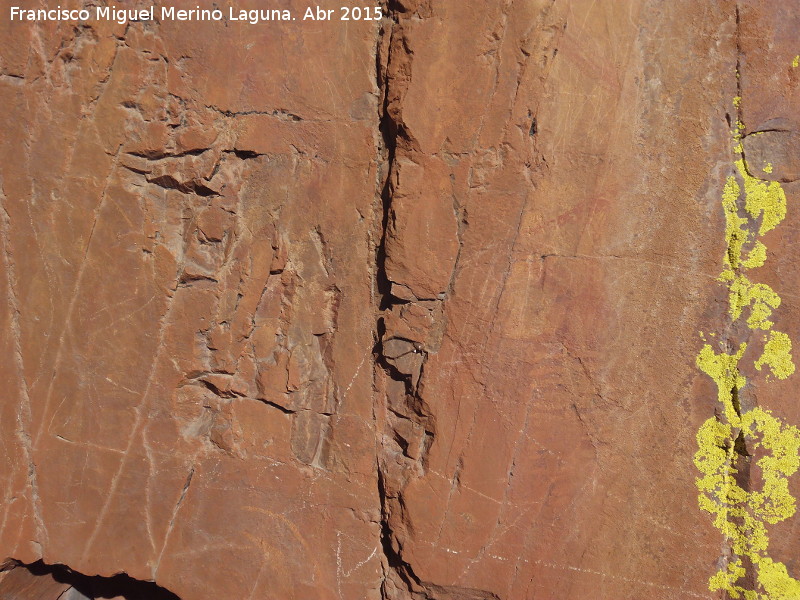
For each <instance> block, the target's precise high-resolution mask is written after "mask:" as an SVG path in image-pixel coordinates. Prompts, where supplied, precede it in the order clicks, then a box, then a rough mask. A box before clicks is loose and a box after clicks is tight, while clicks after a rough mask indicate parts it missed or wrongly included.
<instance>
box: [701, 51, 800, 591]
mask: <svg viewBox="0 0 800 600" xmlns="http://www.w3.org/2000/svg"><path fill="white" fill-rule="evenodd" d="M795 60H796V61H798V60H800V57H798V58H797V59H795ZM794 66H797V65H796V64H794ZM738 75H739V74H738V73H737V77H738ZM733 102H734V105H735V106H737V107H738V106H739V105H740V103H741V98H739V97H737V98H735V99H734V101H733ZM743 130H744V124H743V123H742V122H741V121H737V122H736V128H735V130H734V131H733V132H732V135H733V143H734V146H733V147H734V154H735V156H736V159H735V160H734V162H733V168H734V174H732V175H730V176H729V177H728V178H727V180H726V182H725V186H724V188H723V190H722V198H721V200H722V209H723V212H724V215H725V238H726V242H727V249H726V252H725V255H724V257H723V261H722V272H721V273H720V276H719V281H721V282H723V283H725V285H726V286H727V288H728V304H729V306H728V309H729V314H730V317H731V321H732V322H733V323H736V322H740V320H742V319H744V320H745V322H746V324H747V327H748V328H749V329H750V330H752V331H757V330H761V331H765V332H768V333H767V334H766V335H765V336H764V349H763V351H762V353H761V356H760V357H759V358H757V359H756V360H755V362H754V363H753V366H755V368H756V369H757V370H761V369H762V368H763V367H764V366H765V365H766V366H767V367H768V369H769V371H770V374H771V376H773V377H777V378H778V379H786V378H787V377H789V376H791V375H792V374H793V373H794V371H795V365H794V362H793V361H792V342H791V339H790V338H789V336H788V335H787V334H785V333H783V332H780V331H773V330H772V327H773V325H774V323H773V321H772V320H771V317H772V314H773V312H774V311H775V310H776V309H778V308H779V307H780V305H781V298H780V296H779V295H778V294H777V292H775V290H773V289H772V288H771V287H770V286H769V285H767V284H765V283H760V282H753V281H751V279H750V278H749V277H748V276H747V275H746V274H745V273H746V271H748V270H750V269H756V268H758V267H761V266H763V265H764V264H765V263H766V260H767V247H766V245H765V244H764V242H763V241H761V240H760V239H758V238H760V237H762V236H763V235H764V234H766V233H767V232H769V231H771V230H773V229H775V227H777V226H778V225H779V224H780V222H781V221H782V220H783V219H784V218H785V216H786V195H785V193H784V191H783V189H782V188H781V185H780V184H779V183H778V182H765V181H762V180H760V179H757V178H755V177H753V176H752V175H750V173H748V172H747V167H746V165H745V162H744V157H743V149H742V142H741V140H742V131H743ZM764 171H765V172H767V173H769V172H771V171H772V165H771V164H770V163H767V166H766V167H765V168H764ZM709 335H711V336H714V334H713V333H711V334H709ZM701 337H702V340H703V342H704V344H703V347H702V348H701V350H700V352H699V353H698V355H697V359H696V361H695V362H696V364H697V367H698V368H699V369H700V370H701V371H703V373H705V374H706V375H708V376H709V377H710V378H711V379H712V380H713V381H714V383H715V384H716V387H717V401H718V402H719V404H720V405H721V407H722V411H721V415H720V417H711V418H709V419H707V420H706V421H705V423H703V425H702V426H701V427H700V430H699V431H698V432H697V445H698V450H697V452H696V453H695V456H694V463H695V466H696V467H697V469H698V471H699V472H700V474H701V476H700V477H699V478H698V479H697V482H696V483H697V489H698V491H699V496H698V505H699V506H700V509H701V510H704V511H706V512H709V513H711V514H712V515H713V523H714V526H715V527H716V528H717V529H719V530H720V532H721V533H722V534H723V535H724V536H725V538H726V539H727V540H728V544H729V547H730V551H731V554H732V556H731V558H730V560H729V561H728V562H727V564H726V566H724V567H722V568H720V570H719V571H718V572H717V573H715V574H714V575H712V576H711V578H710V579H709V582H708V586H709V589H710V590H711V591H725V592H726V593H727V594H728V596H729V597H730V598H734V599H738V598H743V599H744V600H798V599H800V581H798V580H796V579H794V578H792V577H791V576H790V575H789V574H788V572H787V569H786V566H785V565H784V564H783V563H779V562H775V561H773V560H772V559H771V558H770V557H769V552H768V550H769V536H768V531H767V526H768V525H774V524H775V523H778V522H780V521H783V520H785V519H788V518H789V517H791V516H793V515H794V514H795V511H796V502H795V498H794V497H793V496H792V495H791V493H790V492H789V477H791V476H792V475H793V474H794V473H795V472H797V470H798V469H799V468H800V430H798V429H797V428H796V427H793V426H791V425H785V424H783V423H782V422H781V421H780V420H779V419H778V418H777V417H775V416H774V415H773V414H772V413H771V412H770V411H768V410H764V409H762V408H760V407H755V408H752V409H750V410H746V411H743V410H742V406H741V404H740V402H739V393H740V391H741V390H743V389H744V388H745V387H746V385H747V379H746V377H745V376H744V375H743V374H742V368H741V365H740V363H741V361H742V359H743V357H744V354H745V350H746V349H747V343H746V342H739V343H738V348H737V350H736V351H735V352H731V351H728V352H725V351H722V352H719V353H717V352H715V351H714V349H713V348H712V346H711V345H710V344H708V343H705V342H706V336H705V335H702V336H701ZM720 337H721V339H720V341H719V344H720V347H721V348H722V349H723V350H724V349H725V348H731V347H732V346H733V347H736V345H735V344H734V343H732V341H731V340H729V339H727V338H726V336H720ZM769 379H770V376H769V375H768V376H767V380H769ZM751 455H753V456H760V458H759V459H758V460H757V462H756V465H757V466H758V468H759V469H760V472H761V488H760V489H747V490H746V489H743V488H742V487H741V486H740V485H739V484H738V483H737V481H736V475H737V474H738V470H737V464H740V461H743V460H746V459H745V456H751ZM745 558H746V559H747V560H746V561H745V560H744V559H745ZM749 569H752V570H753V573H749V572H748V570H749Z"/></svg>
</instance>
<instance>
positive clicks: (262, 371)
mask: <svg viewBox="0 0 800 600" xmlns="http://www.w3.org/2000/svg"><path fill="white" fill-rule="evenodd" d="M10 4H11V3H10V2H9V1H6V0H1V1H0V8H1V9H2V12H1V13H0V47H1V48H2V50H1V51H0V106H2V111H0V131H1V132H2V144H0V152H1V153H2V154H0V165H2V166H1V167H0V186H1V187H0V200H1V201H2V208H3V210H2V211H0V230H1V232H2V235H1V236H0V257H1V258H2V260H1V261H0V269H1V270H2V271H3V276H2V277H0V288H2V289H0V297H2V298H4V299H6V302H4V303H3V304H2V307H0V323H1V326H2V331H3V332H4V333H5V335H3V336H0V349H2V357H3V360H1V361H0V378H1V379H0V380H1V381H3V382H4V383H5V385H4V387H3V389H4V393H5V398H4V399H3V402H2V403H1V404H0V444H2V452H3V461H2V464H3V467H2V470H0V480H2V482H3V487H2V493H3V503H2V512H0V558H9V559H14V560H16V561H21V562H23V563H26V564H29V563H33V562H35V561H38V560H40V559H41V560H43V561H44V562H45V563H47V564H63V565H67V566H68V567H69V568H71V569H73V570H74V571H76V572H80V573H83V574H86V575H96V574H97V575H103V576H111V575H114V574H115V573H119V572H124V573H127V574H128V575H130V576H131V577H133V578H136V579H140V580H148V581H156V582H157V583H158V584H159V585H160V586H163V587H165V588H167V589H169V590H171V591H172V592H174V593H175V594H177V595H179V596H180V597H181V598H183V599H184V600H201V599H205V598H275V599H289V598H294V599H298V600H307V599H312V598H319V599H337V600H350V599H356V598H358V599H361V598H364V599H374V600H378V599H380V598H385V599H387V600H411V599H414V600H426V599H427V600H479V599H484V600H485V599H502V600H523V599H533V598H546V599H549V598H553V599H556V598H557V599H559V600H568V599H576V600H577V599H579V598H581V599H582V598H586V597H591V598H598V599H612V598H613V599H615V600H616V599H619V598H630V599H638V598H664V599H675V600H677V599H684V598H712V597H715V596H713V594H712V593H711V592H709V591H708V583H707V582H708V578H709V576H710V575H711V574H712V573H714V572H715V571H716V569H717V568H718V561H719V560H720V557H721V556H724V554H725V551H726V550H725V546H724V540H723V539H721V537H720V535H719V533H718V532H717V530H716V529H714V528H713V527H712V525H711V519H710V517H709V515H708V514H706V513H703V512H701V511H700V510H699V508H698V507H697V492H696V488H695V477H696V475H697V474H696V472H695V470H694V466H693V464H692V456H693V454H694V452H695V449H696V444H695V434H696V432H697V429H698V427H699V426H700V424H701V423H702V422H703V421H704V420H705V419H707V418H708V417H710V416H712V415H713V414H714V410H715V396H714V395H715V393H716V392H715V390H713V389H712V386H711V384H710V383H709V381H706V380H705V379H703V377H702V374H701V373H700V372H699V371H698V370H697V369H696V368H695V366H694V356H695V354H696V352H697V350H698V347H699V345H700V341H699V337H698V335H697V334H698V331H701V330H720V329H721V328H722V327H724V323H726V322H727V321H726V319H727V314H726V310H727V309H726V306H725V298H726V296H725V290H724V287H722V286H720V285H719V283H718V282H717V281H716V280H715V278H716V276H717V274H718V273H719V269H720V264H721V259H722V255H723V252H724V250H725V238H724V234H723V231H724V220H723V215H722V212H721V210H720V207H719V198H720V190H721V189H722V185H723V183H724V181H725V177H726V176H727V175H728V174H729V169H730V164H731V160H732V158H731V144H730V125H729V121H735V119H736V118H737V116H736V115H735V114H734V113H733V110H734V109H733V106H732V104H731V102H732V99H733V97H734V96H737V95H738V94H741V96H742V104H741V117H742V119H743V121H744V123H745V125H746V127H747V129H746V133H751V132H755V131H767V132H768V133H765V134H763V135H761V136H751V137H747V138H746V139H745V149H746V152H747V154H748V156H749V157H750V158H749V159H750V160H752V161H762V162H766V161H770V162H774V163H775V164H774V170H773V172H772V174H771V176H770V177H766V178H767V179H770V178H773V179H775V180H780V181H783V182H786V183H785V186H784V189H785V190H786V193H787V195H788V196H789V201H790V209H789V214H788V216H787V220H786V224H785V225H784V226H782V228H781V230H780V233H779V232H777V231H776V232H775V234H774V238H773V239H772V241H771V243H770V244H769V248H770V252H771V253H773V252H774V256H773V255H772V254H771V255H770V262H769V266H768V267H765V268H764V269H763V271H764V274H763V276H762V279H761V280H763V281H766V282H768V283H769V284H770V285H772V286H773V287H774V288H775V289H777V290H779V291H781V292H782V295H783V297H784V306H783V307H782V308H781V314H780V329H781V331H786V332H787V333H788V334H789V335H790V336H791V337H792V339H794V340H798V339H800V328H798V326H797V323H798V322H800V321H798V318H797V317H798V310H800V305H798V301H797V298H798V297H800V290H797V289H796V288H797V287H798V282H800V280H799V279H798V278H797V275H796V272H795V269H794V264H796V258H797V257H796V244H794V243H793V242H795V241H796V240H795V238H796V235H797V234H796V232H797V231H798V230H800V216H799V213H798V211H796V210H795V208H796V207H795V206H794V200H795V199H796V198H797V197H798V193H800V190H798V188H797V184H796V183H793V182H794V180H795V179H797V177H798V172H800V165H799V164H798V160H797V149H798V148H800V141H798V140H800V137H798V135H799V134H798V132H797V116H796V115H797V110H798V101H800V91H798V90H799V89H800V83H798V77H800V69H796V68H793V67H792V65H791V63H792V59H793V58H794V56H795V55H796V54H798V53H800V48H798V47H795V46H796V39H795V34H796V31H797V27H798V23H797V19H796V18H795V17H794V16H793V15H794V13H796V12H797V11H796V7H795V6H794V5H793V4H792V3H791V2H769V3H768V2H756V1H748V2H745V1H744V0H740V1H739V2H738V4H737V2H735V1H733V0H730V1H728V0H726V1H723V2H709V3H697V2H689V1H688V0H677V1H674V2H673V1H671V2H660V1H657V0H649V1H646V0H624V1H616V0H614V1H604V2H598V1H595V0H568V1H565V2H554V1H552V0H507V1H506V0H502V1H501V0H482V1H475V2H464V1H463V0H390V1H389V2H388V4H385V5H384V10H385V13H386V17H385V18H384V19H383V20H382V21H380V22H371V21H364V22H350V23H342V22H340V21H333V22H318V23H311V22H300V21H298V22H289V23H270V24H261V25H257V26H253V25H247V24H242V23H189V24H186V23H183V24H179V23H175V22H163V23H135V24H130V25H128V26H121V25H116V24H113V23H107V22H105V23H103V22H92V23H90V24H87V25H81V26H75V25H74V24H70V23H42V24H21V23H11V22H9V21H8V19H7V18H6V17H7V14H8V10H9V6H10ZM62 4H64V6H67V5H70V6H72V5H77V2H71V3H68V2H63V3H62ZM195 4H196V3H191V2H188V1H186V2H184V1H180V2H176V5H179V6H186V7H189V6H192V7H194V6H195ZM223 4H224V5H225V6H227V5H228V3H223ZM276 4H277V5H279V7H281V8H284V7H285V8H290V9H292V10H293V11H294V13H295V14H298V15H302V13H303V11H304V10H305V7H306V4H304V3H302V2H300V1H299V0H281V1H280V2H277V3H276ZM322 4H323V5H325V6H326V7H327V6H328V5H330V7H331V8H335V7H338V6H339V4H333V3H329V2H323V3H322ZM337 14H338V9H337ZM298 18H299V17H298ZM737 65H738V68H739V71H740V73H741V78H740V80H738V79H737ZM726 116H727V120H726ZM771 235H772V234H771ZM758 385H759V384H758V383H757V382H756V386H755V388H754V389H755V390H756V392H757V393H759V394H761V393H762V392H761V389H760V388H759V387H758ZM792 389H793V387H792V383H791V380H789V381H787V382H785V383H780V384H779V385H778V387H774V386H773V387H771V388H770V389H769V390H764V391H763V403H765V404H768V405H769V406H770V407H771V408H773V409H774V410H776V411H777V412H779V413H780V414H781V416H782V417H783V418H784V419H785V420H786V421H787V422H791V423H795V424H798V423H800V409H798V408H797V406H796V405H795V403H794V402H793V401H792V400H791V399H792V393H791V392H792ZM759 401H760V402H761V401H762V398H761V397H759ZM793 485H795V487H794V488H793V491H794V494H795V496H797V495H798V492H800V486H797V485H796V483H795V484H793ZM797 522H798V520H797V519H796V518H795V519H794V520H790V521H788V522H786V523H783V524H781V525H780V527H782V529H780V532H781V533H782V535H777V534H775V536H774V537H775V539H776V540H781V541H776V544H778V546H780V549H779V551H780V553H781V557H780V559H781V560H783V561H784V562H785V563H786V564H787V566H788V567H789V569H790V571H792V569H793V571H792V573H793V574H794V575H797V576H800V563H798V562H797V561H793V559H792V557H796V556H798V547H797V543H796V541H795V540H796V535H794V533H795V528H796V526H797ZM21 571H22V569H14V570H12V571H11V572H10V574H9V575H7V576H6V578H7V579H8V578H9V577H11V575H12V574H14V573H17V574H16V575H14V577H16V578H20V577H23V575H21V574H20V572H21ZM4 585H8V584H7V582H6V580H5V579H3V580H0V593H2V589H3V586H4ZM57 593H60V592H57ZM54 597H56V596H54Z"/></svg>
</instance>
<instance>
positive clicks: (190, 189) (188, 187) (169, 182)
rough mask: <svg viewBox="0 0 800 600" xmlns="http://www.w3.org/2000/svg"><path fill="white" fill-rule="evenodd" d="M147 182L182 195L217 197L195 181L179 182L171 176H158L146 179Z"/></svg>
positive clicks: (208, 188) (209, 189)
mask: <svg viewBox="0 0 800 600" xmlns="http://www.w3.org/2000/svg"><path fill="white" fill-rule="evenodd" d="M147 182H148V183H152V184H153V185H157V186H159V187H162V188H164V189H166V190H177V191H179V192H182V193H184V194H195V195H197V196H204V197H208V196H219V193H218V192H215V191H214V190H212V189H211V188H210V187H208V186H205V185H203V184H202V183H199V182H197V181H185V182H180V181H178V180H177V179H175V178H174V177H173V176H172V175H159V176H158V177H153V178H152V179H150V178H148V179H147Z"/></svg>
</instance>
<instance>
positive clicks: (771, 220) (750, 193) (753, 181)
mask: <svg viewBox="0 0 800 600" xmlns="http://www.w3.org/2000/svg"><path fill="white" fill-rule="evenodd" d="M736 168H737V169H738V171H739V174H740V175H741V176H742V179H743V180H744V193H745V204H744V207H745V210H746V211H747V212H748V213H749V214H750V216H751V217H753V219H757V218H758V217H759V216H761V217H762V218H761V227H760V228H759V230H758V235H759V236H762V235H764V234H765V233H767V232H768V231H771V230H773V229H775V227H777V226H778V224H779V223H780V222H781V221H783V219H784V217H786V194H785V193H784V191H783V188H782V187H781V184H780V183H778V182H777V181H770V182H769V183H767V182H766V181H762V180H760V179H757V178H755V177H753V176H752V175H750V173H748V172H747V168H746V167H745V164H744V159H743V158H740V159H739V160H737V161H736Z"/></svg>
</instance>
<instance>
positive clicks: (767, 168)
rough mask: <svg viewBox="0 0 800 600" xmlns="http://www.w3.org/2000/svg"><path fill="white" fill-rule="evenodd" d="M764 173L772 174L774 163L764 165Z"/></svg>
mask: <svg viewBox="0 0 800 600" xmlns="http://www.w3.org/2000/svg"><path fill="white" fill-rule="evenodd" d="M761 170H762V171H764V173H772V163H767V164H765V165H764V168H763V169H761Z"/></svg>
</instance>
